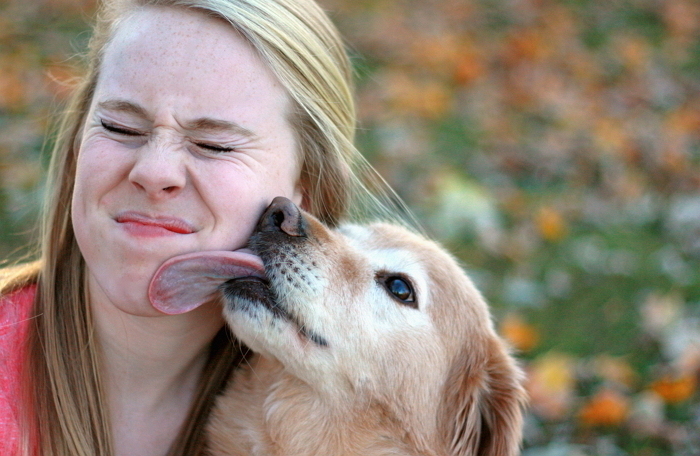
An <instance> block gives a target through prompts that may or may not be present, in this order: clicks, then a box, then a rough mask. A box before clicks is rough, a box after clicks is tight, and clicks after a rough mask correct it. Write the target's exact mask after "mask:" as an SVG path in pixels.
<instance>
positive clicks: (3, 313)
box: [0, 285, 36, 456]
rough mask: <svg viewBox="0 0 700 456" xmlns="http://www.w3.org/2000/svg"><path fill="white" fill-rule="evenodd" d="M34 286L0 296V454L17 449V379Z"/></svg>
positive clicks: (11, 453)
mask: <svg viewBox="0 0 700 456" xmlns="http://www.w3.org/2000/svg"><path fill="white" fill-rule="evenodd" d="M35 292H36V286H35V285H30V286H27V287H24V288H22V289H20V290H17V291H15V292H13V293H12V294H10V295H7V296H4V297H2V298H0V455H2V456H15V455H17V453H18V451H19V423H18V420H19V407H20V405H19V403H18V401H19V382H20V372H21V363H22V351H23V347H24V340H25V337H26V334H27V328H28V326H29V320H28V318H29V315H30V313H31V309H32V302H33V300H34V294H35Z"/></svg>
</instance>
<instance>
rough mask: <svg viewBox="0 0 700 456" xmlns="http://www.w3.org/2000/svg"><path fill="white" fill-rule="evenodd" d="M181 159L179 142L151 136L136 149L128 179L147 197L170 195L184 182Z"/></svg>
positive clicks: (182, 156) (182, 152)
mask: <svg viewBox="0 0 700 456" xmlns="http://www.w3.org/2000/svg"><path fill="white" fill-rule="evenodd" d="M185 160H186V156H185V154H184V151H183V150H182V149H181V146H179V145H178V144H175V143H172V142H166V141H164V140H162V139H160V138H157V137H153V138H151V139H150V140H149V141H148V143H146V144H145V145H143V146H142V147H140V148H139V149H138V150H137V151H136V160H135V162H134V165H133V167H132V169H131V171H130V172H129V181H130V182H131V183H132V184H133V185H134V186H136V187H137V188H138V189H139V190H143V191H144V192H146V194H147V195H148V196H149V197H150V198H155V199H158V198H166V197H171V196H174V195H176V194H177V193H179V192H180V191H181V190H182V189H183V188H184V187H185V185H186V183H187V166H186V163H185Z"/></svg>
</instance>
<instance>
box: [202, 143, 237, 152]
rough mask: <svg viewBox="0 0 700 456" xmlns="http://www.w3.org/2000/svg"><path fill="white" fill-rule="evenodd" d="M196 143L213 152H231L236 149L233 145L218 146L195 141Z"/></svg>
mask: <svg viewBox="0 0 700 456" xmlns="http://www.w3.org/2000/svg"><path fill="white" fill-rule="evenodd" d="M195 145H196V146H197V147H201V148H202V149H206V150H211V151H212V152H231V151H233V150H234V148H233V147H226V146H217V145H214V144H206V143H195Z"/></svg>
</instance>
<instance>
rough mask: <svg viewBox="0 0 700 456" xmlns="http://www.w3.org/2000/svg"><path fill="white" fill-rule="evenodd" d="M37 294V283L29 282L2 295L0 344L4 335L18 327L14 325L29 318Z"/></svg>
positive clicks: (0, 298) (0, 299)
mask: <svg viewBox="0 0 700 456" xmlns="http://www.w3.org/2000/svg"><path fill="white" fill-rule="evenodd" d="M35 295H36V284H35V283H29V284H25V285H24V286H22V287H20V288H16V289H14V290H12V291H10V292H9V293H7V294H5V295H3V296H0V344H2V342H1V338H2V336H3V335H7V334H8V333H9V332H14V331H13V329H17V328H13V327H16V326H17V325H20V326H21V325H22V322H24V321H26V320H27V318H28V317H29V314H30V312H31V308H32V303H33V302H34V296H35Z"/></svg>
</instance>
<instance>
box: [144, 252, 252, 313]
mask: <svg viewBox="0 0 700 456" xmlns="http://www.w3.org/2000/svg"><path fill="white" fill-rule="evenodd" d="M249 276H255V277H264V276H265V270H264V268H263V264H262V261H261V260H260V258H258V257H257V256H255V255H253V254H252V253H250V252H249V251H246V250H236V251H233V252H225V251H209V252H195V253H188V254H185V255H180V256H176V257H173V258H171V259H169V260H168V261H166V262H165V263H163V264H162V265H161V267H160V268H158V270H157V271H156V273H155V275H154V276H153V279H151V284H150V285H149V286H148V299H150V301H151V304H152V305H153V307H155V308H156V309H158V310H160V311H161V312H163V313H166V314H170V315H176V314H181V313H185V312H189V311H190V310H193V309H195V308H197V307H199V306H200V305H202V304H204V303H205V302H208V301H210V300H211V299H212V298H213V297H214V296H215V294H216V292H217V290H218V287H219V286H220V285H221V284H222V283H224V282H226V281H227V280H230V279H235V278H238V277H249Z"/></svg>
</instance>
